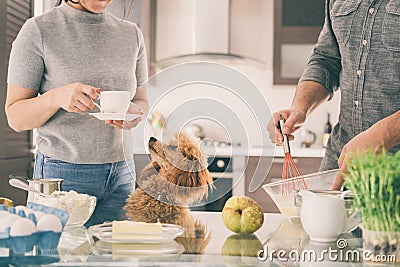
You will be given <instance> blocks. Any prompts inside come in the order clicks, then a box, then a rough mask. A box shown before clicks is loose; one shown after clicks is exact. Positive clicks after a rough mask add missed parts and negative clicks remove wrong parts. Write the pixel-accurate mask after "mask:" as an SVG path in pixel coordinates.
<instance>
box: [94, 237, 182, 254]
mask: <svg viewBox="0 0 400 267" xmlns="http://www.w3.org/2000/svg"><path fill="white" fill-rule="evenodd" d="M92 249H93V253H94V254H98V255H107V254H112V255H113V256H118V255H119V256H128V255H132V256H134V255H140V256H143V255H161V254H163V255H164V254H167V255H178V254H182V252H184V250H185V248H184V247H183V246H182V245H181V244H179V243H178V242H176V241H172V242H169V243H160V244H132V243H109V242H104V241H101V240H99V241H97V242H96V243H95V244H94V246H93V247H92Z"/></svg>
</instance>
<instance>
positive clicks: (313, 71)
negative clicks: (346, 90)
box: [300, 0, 342, 98]
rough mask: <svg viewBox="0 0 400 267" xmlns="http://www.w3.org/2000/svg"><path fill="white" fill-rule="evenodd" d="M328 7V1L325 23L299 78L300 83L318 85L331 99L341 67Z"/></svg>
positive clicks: (337, 82)
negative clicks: (315, 83)
mask: <svg viewBox="0 0 400 267" xmlns="http://www.w3.org/2000/svg"><path fill="white" fill-rule="evenodd" d="M329 6H330V0H327V1H326V8H325V23H324V26H323V28H322V31H321V33H320V35H319V37H318V42H317V44H316V45H315V47H314V50H313V53H312V54H311V57H310V59H309V61H308V64H307V67H306V69H305V70H304V72H303V74H302V76H301V77H300V82H302V81H314V82H317V83H320V84H322V85H323V86H324V87H325V88H326V89H327V90H328V91H329V93H330V94H331V98H332V96H333V93H334V91H335V90H337V89H338V87H339V76H340V72H341V69H342V65H341V55H340V51H339V46H338V43H337V39H336V37H335V34H334V32H333V30H332V25H331V19H330V14H329V13H330V12H329V10H330V8H329Z"/></svg>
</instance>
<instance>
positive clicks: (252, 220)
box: [222, 196, 264, 234]
mask: <svg viewBox="0 0 400 267" xmlns="http://www.w3.org/2000/svg"><path fill="white" fill-rule="evenodd" d="M222 220H223V221H224V223H225V226H226V227H227V228H228V229H229V230H231V231H232V232H234V233H238V234H252V233H254V232H255V231H257V230H258V229H260V227H261V226H262V225H263V223H264V213H263V211H262V209H261V207H260V205H258V203H257V202H255V201H254V200H253V199H251V198H249V197H247V196H233V197H231V198H229V199H228V200H227V201H226V203H225V206H224V208H223V210H222Z"/></svg>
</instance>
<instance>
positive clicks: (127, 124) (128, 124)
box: [105, 102, 144, 130]
mask: <svg viewBox="0 0 400 267" xmlns="http://www.w3.org/2000/svg"><path fill="white" fill-rule="evenodd" d="M127 113H128V114H138V115H140V117H138V118H136V119H134V120H131V121H122V120H106V121H105V123H106V124H108V125H111V126H114V127H115V128H118V129H121V130H130V129H132V128H135V127H136V126H137V125H138V124H139V122H140V121H141V120H142V119H143V115H144V113H143V111H142V110H141V109H140V107H139V105H136V104H135V103H132V102H131V104H130V106H129V108H128V111H127Z"/></svg>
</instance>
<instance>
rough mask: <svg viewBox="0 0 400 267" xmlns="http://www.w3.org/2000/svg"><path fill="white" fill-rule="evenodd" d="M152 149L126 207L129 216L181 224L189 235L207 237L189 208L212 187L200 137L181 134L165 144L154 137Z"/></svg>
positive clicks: (151, 140) (133, 218) (145, 220)
mask: <svg viewBox="0 0 400 267" xmlns="http://www.w3.org/2000/svg"><path fill="white" fill-rule="evenodd" d="M149 151H150V155H151V157H152V161H151V163H150V164H149V165H148V166H146V167H145V168H144V169H143V170H142V172H141V173H140V176H139V178H138V180H137V183H138V185H139V187H138V188H137V189H136V190H135V191H134V192H133V193H132V194H131V195H130V196H129V198H128V199H127V204H126V206H125V207H124V210H126V213H127V215H128V217H129V218H130V219H131V220H133V221H139V222H161V223H172V224H177V225H180V226H182V227H184V228H185V230H186V231H185V234H184V236H186V237H191V238H194V237H203V238H204V237H206V236H207V234H206V232H207V231H206V229H205V227H204V226H201V224H200V223H199V222H195V221H194V220H193V218H192V216H191V215H190V212H189V209H188V208H187V206H188V205H190V204H192V203H195V202H199V201H201V200H202V199H203V198H204V197H207V196H208V190H209V188H211V189H212V177H211V176H210V173H209V172H208V170H207V160H206V157H204V156H203V155H202V153H201V151H200V148H199V141H198V140H197V139H194V138H191V137H189V136H186V135H184V134H180V135H179V136H178V139H177V140H174V141H172V142H170V143H169V144H164V143H162V142H161V141H159V140H157V139H156V138H154V137H151V138H150V140H149ZM199 230H201V231H200V232H202V233H199ZM206 240H207V243H208V242H209V240H208V238H206Z"/></svg>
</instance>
